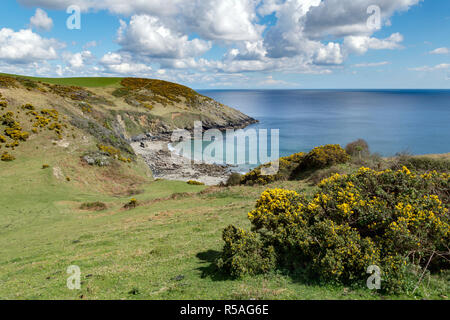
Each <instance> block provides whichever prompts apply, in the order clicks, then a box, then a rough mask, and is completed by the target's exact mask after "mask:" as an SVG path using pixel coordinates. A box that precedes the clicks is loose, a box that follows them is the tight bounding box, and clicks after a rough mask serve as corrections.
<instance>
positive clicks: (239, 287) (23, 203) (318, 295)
mask: <svg viewBox="0 0 450 320" xmlns="http://www.w3.org/2000/svg"><path fill="white" fill-rule="evenodd" d="M42 161H43V160H42V159H39V158H38V159H24V158H18V160H16V161H15V162H13V163H8V164H6V163H0V192H1V195H2V197H0V206H1V207H2V211H1V214H0V230H1V232H0V248H1V249H0V256H1V259H0V298H1V299H380V298H389V299H399V298H412V297H407V296H389V297H382V296H380V295H379V294H376V293H373V292H371V291H369V290H368V289H363V288H344V287H342V286H336V285H319V284H314V283H312V284H311V283H310V284H308V283H305V282H302V281H300V280H298V279H295V278H291V277H288V276H285V275H282V274H270V275H266V276H260V277H253V278H245V279H241V280H233V279H230V278H228V277H227V276H225V275H223V274H221V273H220V272H218V271H217V270H216V269H215V267H214V264H213V262H214V260H215V259H216V258H217V257H218V255H219V252H220V250H221V248H222V240H221V232H222V230H223V228H224V227H226V226H228V225H229V224H234V225H237V226H241V227H245V228H249V222H248V220H247V217H246V215H247V212H248V211H249V210H251V209H252V208H253V206H254V203H255V200H256V199H257V197H258V195H259V194H260V193H261V192H262V191H263V190H264V188H265V187H233V188H230V189H226V188H225V189H214V190H212V191H210V192H206V193H199V192H201V191H202V190H205V188H206V187H204V186H191V185H188V184H186V183H183V182H171V181H155V182H152V183H148V184H146V185H145V186H143V190H142V191H143V192H142V193H141V194H139V195H136V196H134V197H135V198H137V199H138V201H139V203H140V204H141V205H140V206H138V207H137V208H136V209H133V210H124V209H123V205H124V204H125V203H127V202H128V201H129V200H130V198H131V197H130V196H115V197H114V196H108V195H104V194H98V193H92V192H87V191H85V190H82V189H78V188H76V187H74V185H73V184H72V183H67V182H57V181H55V178H54V177H53V174H52V170H51V168H49V169H42V163H43V162H42ZM8 166H10V167H8ZM11 166H12V167H11ZM18 181H20V183H18ZM279 186H280V187H285V188H290V189H296V190H298V191H303V192H306V193H311V191H312V188H311V187H310V186H309V185H307V184H303V183H301V182H300V183H299V182H284V183H281V184H280V185H279ZM183 193H188V194H183ZM173 194H178V196H177V197H172V195H173ZM93 201H101V202H104V203H106V204H107V205H108V209H107V210H106V211H101V212H92V211H82V210H79V207H80V205H81V204H82V203H85V202H93ZM70 265H78V266H79V267H80V268H81V272H82V277H81V279H82V286H81V290H79V291H71V290H69V289H67V287H66V279H67V277H68V275H67V274H66V269H67V267H68V266H70ZM178 276H182V277H179V279H178V280H179V281H177V279H176V278H177V277H178ZM180 279H181V280H180ZM446 281H448V279H447V280H445V279H442V278H439V279H435V280H433V281H432V285H431V286H432V287H430V288H429V289H428V291H427V294H428V295H425V297H427V298H430V299H432V298H436V299H439V298H440V296H441V295H442V294H444V293H445V285H446V283H448V282H446ZM132 292H134V294H133V293H132ZM422 296H423V295H422ZM422 296H419V298H420V297H422Z"/></svg>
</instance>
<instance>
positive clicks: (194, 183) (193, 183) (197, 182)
mask: <svg viewBox="0 0 450 320" xmlns="http://www.w3.org/2000/svg"><path fill="white" fill-rule="evenodd" d="M187 184H190V185H192V186H204V185H205V184H204V183H203V182H199V181H195V180H189V181H188V182H187Z"/></svg>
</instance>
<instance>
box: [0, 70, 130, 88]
mask: <svg viewBox="0 0 450 320" xmlns="http://www.w3.org/2000/svg"><path fill="white" fill-rule="evenodd" d="M0 75H4V76H14V77H16V76H17V75H12V74H6V73H0ZM17 77H21V78H25V79H29V80H33V81H41V82H44V83H50V84H59V85H64V86H79V87H88V88H96V87H119V86H120V81H121V80H122V79H123V78H105V77H102V78H95V77H92V78H39V77H29V76H17Z"/></svg>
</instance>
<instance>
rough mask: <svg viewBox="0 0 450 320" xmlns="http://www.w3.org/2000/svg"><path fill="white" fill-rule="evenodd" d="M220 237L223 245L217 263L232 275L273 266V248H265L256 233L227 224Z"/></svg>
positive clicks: (256, 271)
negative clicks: (223, 242)
mask: <svg viewBox="0 0 450 320" xmlns="http://www.w3.org/2000/svg"><path fill="white" fill-rule="evenodd" d="M222 238H223V241H225V246H224V249H223V253H222V256H221V258H220V259H219V260H218V262H217V264H218V267H219V268H221V269H223V270H226V271H228V272H229V273H230V274H231V275H232V276H234V277H241V276H244V275H256V274H260V273H265V272H268V271H270V270H273V269H274V268H275V265H276V264H275V251H274V248H273V247H270V246H269V247H267V248H265V247H264V245H263V243H262V242H261V240H260V239H259V237H258V235H257V234H256V233H253V232H247V231H245V230H243V229H238V228H236V227H234V226H229V227H228V228H226V229H225V230H224V231H223V235H222Z"/></svg>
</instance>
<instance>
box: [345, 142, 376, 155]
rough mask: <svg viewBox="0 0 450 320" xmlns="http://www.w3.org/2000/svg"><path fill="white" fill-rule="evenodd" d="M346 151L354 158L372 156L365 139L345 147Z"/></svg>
mask: <svg viewBox="0 0 450 320" xmlns="http://www.w3.org/2000/svg"><path fill="white" fill-rule="evenodd" d="M345 151H346V152H347V153H348V154H349V155H350V156H352V157H359V158H362V157H365V156H368V155H370V149H369V144H368V143H367V142H366V141H365V140H363V139H358V140H356V141H353V142H351V143H349V144H348V145H347V146H346V147H345Z"/></svg>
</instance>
